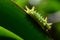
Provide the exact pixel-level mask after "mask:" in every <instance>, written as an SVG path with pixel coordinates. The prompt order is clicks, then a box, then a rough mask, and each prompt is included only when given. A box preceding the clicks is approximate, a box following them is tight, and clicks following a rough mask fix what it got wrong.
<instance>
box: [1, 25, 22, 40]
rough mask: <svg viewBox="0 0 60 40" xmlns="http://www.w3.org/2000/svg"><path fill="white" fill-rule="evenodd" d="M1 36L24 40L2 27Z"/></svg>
mask: <svg viewBox="0 0 60 40" xmlns="http://www.w3.org/2000/svg"><path fill="white" fill-rule="evenodd" d="M0 36H3V37H9V38H13V39H15V40H23V39H22V38H21V37H19V36H17V35H16V34H14V33H13V32H11V31H9V30H7V29H5V28H3V27H1V26H0Z"/></svg>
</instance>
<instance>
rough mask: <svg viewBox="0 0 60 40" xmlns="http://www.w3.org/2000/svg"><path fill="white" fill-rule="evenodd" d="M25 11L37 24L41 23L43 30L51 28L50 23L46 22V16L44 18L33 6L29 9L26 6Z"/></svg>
mask: <svg viewBox="0 0 60 40" xmlns="http://www.w3.org/2000/svg"><path fill="white" fill-rule="evenodd" d="M25 12H26V13H27V14H28V15H30V16H31V17H32V18H33V19H35V20H36V21H37V22H38V24H39V25H41V24H42V25H43V26H42V29H43V30H45V31H48V30H50V29H51V25H52V23H48V22H47V17H46V18H44V17H43V16H42V15H41V14H40V13H38V12H37V11H36V10H35V7H34V6H33V7H32V9H29V8H28V7H27V6H26V10H25Z"/></svg>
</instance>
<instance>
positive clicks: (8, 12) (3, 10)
mask: <svg viewBox="0 0 60 40" xmlns="http://www.w3.org/2000/svg"><path fill="white" fill-rule="evenodd" d="M0 25H1V26H3V27H4V28H6V29H8V30H10V31H12V32H13V33H15V34H17V35H19V36H20V37H22V38H23V39H24V40H50V38H49V37H48V36H47V35H46V34H45V33H44V32H43V31H42V30H41V28H40V26H39V25H38V24H37V23H36V22H35V21H34V20H33V19H32V18H30V16H28V15H27V14H26V13H25V12H24V11H23V10H22V9H21V8H20V7H18V6H17V5H16V4H14V3H12V2H11V1H10V0H0Z"/></svg>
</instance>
